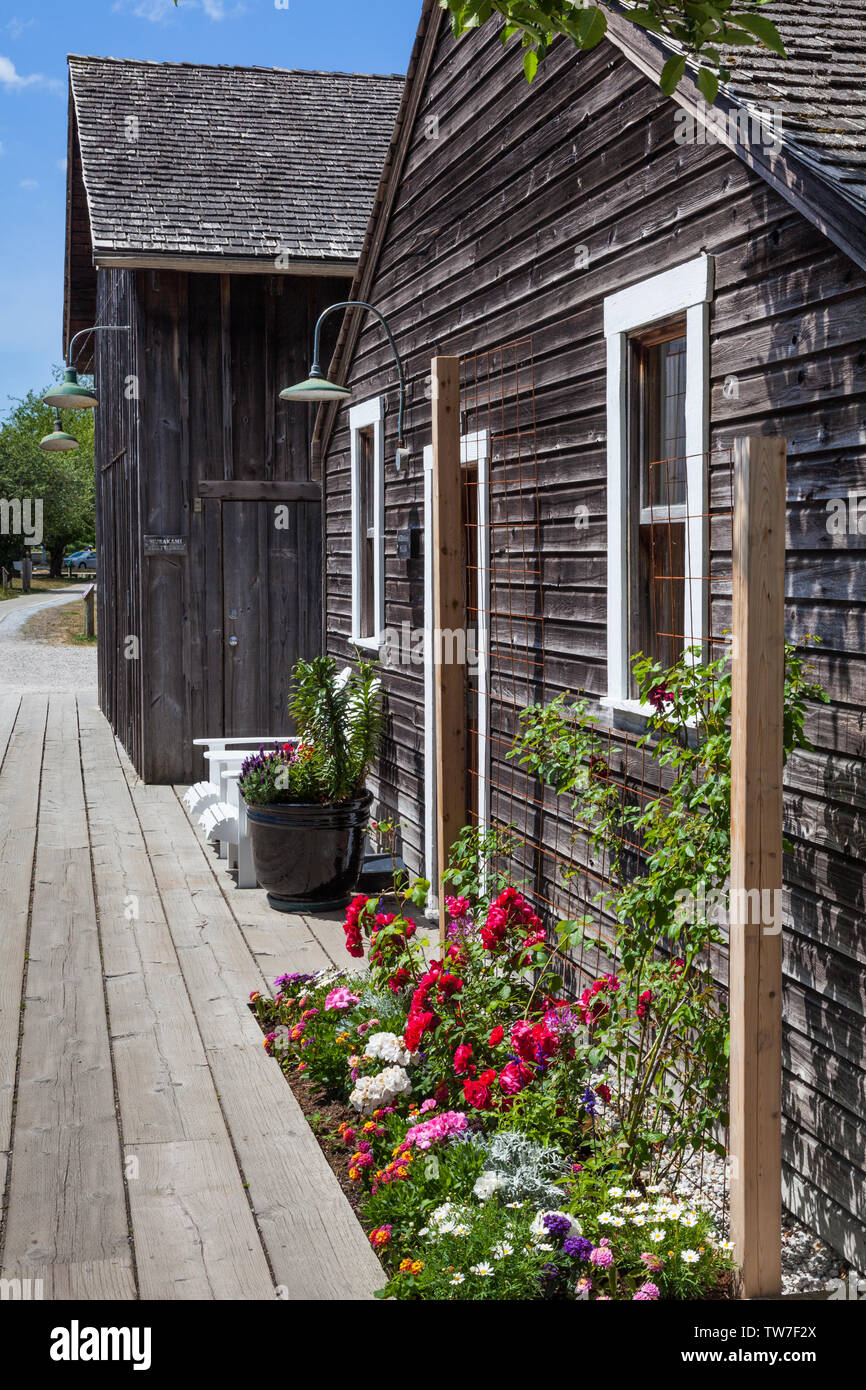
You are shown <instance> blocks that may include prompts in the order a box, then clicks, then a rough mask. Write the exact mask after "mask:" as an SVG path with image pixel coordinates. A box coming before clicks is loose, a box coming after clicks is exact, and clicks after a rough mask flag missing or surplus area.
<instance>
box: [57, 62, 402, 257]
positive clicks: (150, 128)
mask: <svg viewBox="0 0 866 1390" xmlns="http://www.w3.org/2000/svg"><path fill="white" fill-rule="evenodd" d="M69 74H70V84H71V90H72V100H73V103H74V106H75V115H76V120H77V128H78V136H79V141H80V147H81V159H82V166H83V175H84V184H85V188H86V190H87V199H88V204H89V209H90V221H91V235H92V244H93V245H92V249H93V253H94V255H95V256H97V257H98V256H99V255H100V254H103V255H106V256H108V255H115V256H118V255H119V256H125V255H129V256H130V257H131V258H132V257H134V254H135V253H143V254H148V255H163V254H165V255H173V256H183V257H186V256H202V257H223V256H225V257H233V258H237V257H252V258H259V257H261V258H263V259H267V260H271V261H272V260H273V259H274V257H276V256H277V255H279V254H280V253H283V254H284V255H286V256H288V257H289V258H291V259H298V260H303V261H314V262H321V263H323V265H326V264H328V263H329V262H330V263H335V264H342V265H345V263H346V262H351V261H355V260H356V259H357V257H358V254H359V252H360V249H361V243H362V241H363V238H364V232H365V229H366V226H367V221H368V218H369V215H370V212H371V209H372V207H373V199H374V196H375V193H376V189H377V187H378V184H379V179H380V177H381V173H382V165H383V163H384V159H385V152H386V150H387V148H388V143H389V140H390V137H391V132H392V130H393V126H394V120H395V118H396V114H397V109H398V106H399V103H400V97H401V94H402V91H403V84H404V79H403V78H402V77H399V76H387V77H380V76H364V75H360V74H356V73H353V74H342V73H328V72H299V71H290V70H286V69H278V68H249V67H208V66H202V65H199V64H192V63H149V62H138V61H130V60H126V59H116V58H85V57H77V56H70V58H69ZM130 118H132V119H130ZM136 121H137V129H136V126H135V122H136ZM130 137H132V138H130Z"/></svg>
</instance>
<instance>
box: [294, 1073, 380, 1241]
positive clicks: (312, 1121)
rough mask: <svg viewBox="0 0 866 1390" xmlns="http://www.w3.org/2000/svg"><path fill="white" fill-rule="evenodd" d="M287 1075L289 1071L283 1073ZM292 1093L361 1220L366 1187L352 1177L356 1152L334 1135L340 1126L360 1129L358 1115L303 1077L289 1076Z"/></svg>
mask: <svg viewBox="0 0 866 1390" xmlns="http://www.w3.org/2000/svg"><path fill="white" fill-rule="evenodd" d="M283 1075H284V1076H285V1072H284V1073H283ZM286 1080H287V1081H288V1083H289V1085H290V1086H291V1088H292V1094H293V1095H294V1097H295V1100H296V1101H297V1102H298V1104H299V1105H300V1107H301V1109H302V1110H303V1112H304V1115H305V1116H306V1119H307V1124H308V1125H309V1126H310V1129H311V1130H312V1131H313V1133H314V1134H315V1136H316V1138H317V1139H318V1141H319V1148H320V1149H321V1150H322V1153H323V1154H324V1155H325V1158H326V1159H327V1160H328V1163H329V1165H330V1168H331V1171H332V1173H333V1174H334V1176H335V1177H336V1179H337V1182H338V1183H339V1184H340V1186H341V1187H342V1189H343V1191H344V1192H345V1194H346V1196H347V1197H348V1199H349V1203H350V1205H351V1207H352V1210H353V1211H354V1213H355V1215H356V1216H357V1217H358V1220H359V1221H360V1220H361V1214H360V1201H359V1198H360V1197H361V1196H362V1195H363V1188H359V1186H358V1184H357V1183H355V1182H352V1180H351V1178H350V1177H349V1168H350V1167H351V1157H352V1152H353V1151H352V1150H351V1149H349V1148H347V1146H346V1145H345V1144H343V1143H340V1142H338V1141H335V1140H334V1139H333V1137H332V1136H333V1135H334V1134H336V1132H337V1126H338V1125H340V1124H343V1123H345V1124H351V1125H355V1126H357V1123H358V1113H357V1111H355V1110H351V1109H350V1108H349V1106H348V1105H344V1104H343V1102H342V1101H340V1100H332V1099H331V1098H329V1096H328V1095H327V1093H326V1092H324V1091H322V1090H321V1089H320V1088H319V1087H318V1086H316V1085H315V1083H314V1082H312V1081H308V1080H307V1079H306V1078H305V1077H304V1076H303V1075H300V1076H298V1075H295V1076H287V1077H286Z"/></svg>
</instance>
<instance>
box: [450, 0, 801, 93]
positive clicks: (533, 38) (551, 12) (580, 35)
mask: <svg viewBox="0 0 866 1390" xmlns="http://www.w3.org/2000/svg"><path fill="white" fill-rule="evenodd" d="M439 3H440V6H441V7H442V9H447V10H450V12H451V23H452V28H453V30H454V34H455V37H458V38H459V36H460V35H461V34H464V33H466V31H467V30H468V29H476V28H478V26H479V25H481V24H486V23H487V22H488V21H489V20H494V21H501V20H504V21H505V24H504V26H503V29H502V42H503V43H507V42H508V40H509V39H510V38H512V37H513V36H514V35H515V34H520V35H522V38H521V42H522V45H523V47H524V49H525V50H526V51H525V53H524V55H523V67H524V71H525V73H526V76H527V79H528V80H529V81H530V82H531V81H532V79H533V77H534V76H535V74H536V71H537V69H538V64H539V62H540V60H541V59H542V58H543V57H544V55H545V53H546V52H547V49H548V48H549V47H550V45H551V43H552V42H553V40H554V39H555V38H556V37H557V35H559V34H564V35H565V36H566V37H567V38H569V39H571V40H572V42H573V43H575V44H576V45H577V47H578V48H580V49H583V50H587V49H590V48H595V46H596V44H598V43H601V40H602V39H603V38H604V36H605V34H606V32H607V15H606V13H605V11H610V12H611V13H612V14H616V15H618V16H619V17H620V18H622V19H627V20H629V21H630V22H631V23H632V24H636V25H638V26H639V27H640V28H642V29H649V30H650V31H651V32H652V33H654V34H659V35H662V36H663V37H667V38H669V39H672V40H673V41H674V42H675V43H676V44H678V45H679V46H680V47H681V48H682V50H683V52H682V53H676V54H674V55H672V56H671V57H670V58H669V59H668V61H667V62H666V63H665V65H664V68H663V69H662V73H661V77H660V79H659V85H660V87H661V89H662V91H663V92H664V93H665V94H666V95H668V96H669V95H670V94H671V92H673V91H674V89H675V88H676V86H677V84H678V83H679V81H680V79H681V78H682V76H683V74H684V73H685V70H686V58H687V57H693V58H697V59H698V61H699V63H700V68H699V71H698V86H699V87H700V90H701V92H702V94H703V96H704V98H705V100H706V101H708V102H710V103H712V102H714V101H715V99H716V95H717V93H718V90H719V80H720V79H721V81H723V82H724V81H727V79H728V78H729V76H730V72H729V70H728V69H727V68H726V66H725V63H724V60H723V56H722V53H721V49H722V48H724V47H725V46H727V45H735V46H738V47H751V46H753V45H754V44H762V45H763V46H764V47H765V48H769V49H772V51H773V52H774V53H778V54H779V56H780V57H782V58H784V57H786V56H787V55H786V53H785V46H784V44H783V43H782V40H781V37H780V35H779V31H778V29H777V28H776V26H775V24H774V23H773V21H772V20H771V19H768V18H767V16H766V15H763V14H759V13H757V11H759V10H760V9H761V8H762V7H763V6H764V5H765V4H767V3H769V0H645V3H644V4H641V5H630V4H629V5H626V4H622V3H619V0H609V2H608V0H601V2H600V3H599V4H595V3H594V0H439ZM804 8H806V7H805V6H804Z"/></svg>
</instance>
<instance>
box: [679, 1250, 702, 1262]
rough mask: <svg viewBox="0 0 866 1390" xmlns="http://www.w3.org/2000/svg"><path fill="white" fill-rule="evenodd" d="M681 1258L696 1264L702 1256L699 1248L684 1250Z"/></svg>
mask: <svg viewBox="0 0 866 1390" xmlns="http://www.w3.org/2000/svg"><path fill="white" fill-rule="evenodd" d="M680 1258H681V1260H682V1261H683V1263H684V1264H687V1265H696V1264H697V1263H698V1260H699V1259H700V1258H701V1257H700V1255H699V1254H698V1252H697V1250H684V1251H683V1252H682V1255H681V1256H680Z"/></svg>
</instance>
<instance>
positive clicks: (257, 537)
mask: <svg viewBox="0 0 866 1390" xmlns="http://www.w3.org/2000/svg"><path fill="white" fill-rule="evenodd" d="M341 295H342V282H341V281H340V280H339V279H336V280H335V279H327V278H325V279H323V278H312V277H310V278H305V277H299V276H278V275H273V276H269V275H235V276H228V275H223V276H219V275H204V274H187V273H182V272H177V271H150V270H138V271H127V270H120V269H104V270H100V271H99V310H100V319H99V321H100V322H103V323H129V324H131V325H132V330H131V332H130V333H128V334H127V333H104V334H101V335H99V336H98V344H97V382H98V383H99V386H100V391H101V400H102V403H101V405H100V407H99V411H98V413H97V547H98V549H99V552H100V560H99V565H100V586H99V603H100V612H99V622H100V637H101V640H100V646H99V651H100V699H101V705H102V709H103V710H104V711H105V713H106V714H107V715H108V717H109V719H110V721H111V724H112V726H113V728H114V729H115V731H116V732H117V734H118V736H119V737H120V739H121V741H122V742H123V744H124V746H125V747H126V749H127V750H128V752H129V754H130V756H131V758H132V760H133V762H134V764H135V766H136V768H137V769H138V771H139V772H140V773H141V775H142V776H143V777H144V779H145V780H146V781H148V782H162V783H174V782H189V781H191V780H194V779H195V778H196V777H198V776H200V775H201V773H202V765H201V762H200V755H199V754H198V753H197V752H196V750H194V749H193V747H192V740H193V739H194V738H198V737H207V736H210V735H218V734H222V733H225V734H229V735H230V734H248V733H250V732H258V731H259V730H262V731H264V730H267V729H269V728H273V729H274V730H275V731H279V730H280V729H282V728H283V727H284V725H285V722H286V713H285V709H286V699H287V696H288V680H289V671H290V668H291V665H292V663H293V661H294V660H295V659H296V657H297V656H298V655H312V654H313V653H314V652H316V651H318V650H319V649H320V644H321V536H322V527H321V501H320V492H319V488H318V486H317V485H315V484H314V480H313V479H312V477H311V472H310V444H309V440H310V430H311V423H312V422H311V418H310V415H311V408H310V407H302V408H298V407H294V408H290V407H287V406H285V405H283V404H282V403H281V402H279V401H278V393H279V391H280V389H281V388H282V387H283V386H285V385H288V384H290V383H291V382H293V381H297V380H301V379H302V378H303V377H305V376H306V374H307V371H308V367H309V352H310V344H311V342H312V331H313V326H314V323H315V320H316V317H317V316H318V314H319V312H320V311H321V309H322V308H324V306H325V305H326V304H328V303H333V302H334V301H335V300H337V299H339V298H340V297H341ZM254 482H260V483H261V484H262V490H261V493H260V495H259V494H257V493H255V491H251V489H250V484H251V483H254ZM204 483H211V484H216V485H217V486H216V487H215V488H214V487H211V488H208V487H202V486H201V485H202V484H204ZM280 483H295V484H301V485H302V486H301V487H299V488H298V489H297V495H296V496H288V497H286V498H285V499H281V498H280V497H279V495H274V494H279V490H280V489H279V484H280ZM233 485H237V487H238V491H237V495H234V489H233ZM147 538H153V539H151V540H148V539H147ZM160 540H161V541H162V543H163V548H162V549H160V545H159V541H160ZM167 541H168V543H167V544H166V542H167ZM232 638H236V639H237V640H236V642H234V643H233V642H232V641H231V639H232Z"/></svg>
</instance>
